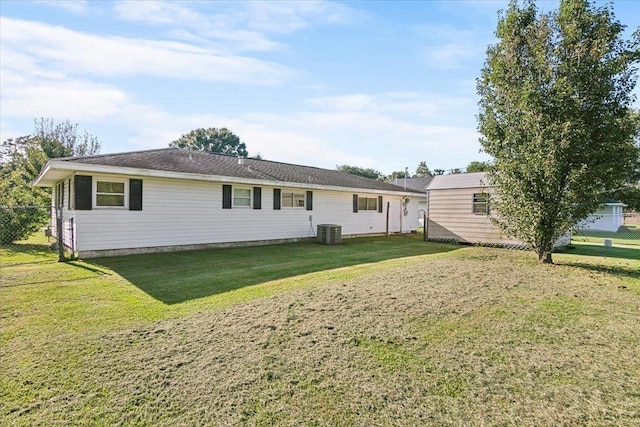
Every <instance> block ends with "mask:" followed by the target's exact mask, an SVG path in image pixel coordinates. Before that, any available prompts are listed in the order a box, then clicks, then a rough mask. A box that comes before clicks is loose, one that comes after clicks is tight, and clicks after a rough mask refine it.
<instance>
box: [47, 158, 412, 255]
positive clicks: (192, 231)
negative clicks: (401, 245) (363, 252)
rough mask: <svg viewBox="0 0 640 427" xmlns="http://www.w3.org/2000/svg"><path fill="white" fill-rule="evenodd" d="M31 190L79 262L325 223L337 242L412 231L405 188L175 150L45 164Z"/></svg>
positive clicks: (262, 236) (259, 239)
mask: <svg viewBox="0 0 640 427" xmlns="http://www.w3.org/2000/svg"><path fill="white" fill-rule="evenodd" d="M35 184H36V185H38V186H41V187H52V188H53V197H52V203H53V204H54V205H55V206H59V207H61V209H59V211H60V212H61V213H62V218H63V227H62V230H61V234H62V236H63V242H64V244H65V245H66V246H68V247H69V248H71V249H72V250H73V251H74V252H75V253H77V254H78V255H79V256H81V257H83V258H90V257H96V256H110V255H116V254H130V253H147V252H158V251H173V250H187V249H200V248H207V247H220V246H230V245H258V244H267V243H276V242H285V241H295V240H298V239H307V238H313V237H314V235H315V232H316V227H317V225H318V224H325V223H331V224H338V225H341V226H342V235H343V236H345V237H348V236H358V235H366V234H380V233H385V232H386V231H387V230H388V231H389V232H391V233H406V232H412V231H415V230H417V227H418V222H417V216H418V215H417V209H418V206H417V203H415V202H414V203H411V200H413V199H414V198H415V197H417V196H419V195H420V193H419V192H416V191H413V190H408V189H407V190H405V189H404V188H402V187H399V186H396V185H393V184H390V183H385V182H381V181H376V180H372V179H368V178H363V177H359V176H354V175H349V174H347V173H344V172H340V171H335V170H328V169H320V168H315V167H309V166H299V165H292V164H286V163H279V162H273V161H266V160H257V159H247V158H243V157H235V156H229V155H223V154H211V153H205V152H200V151H190V150H184V149H177V148H167V149H158V150H149V151H139V152H129V153H119V154H104V155H95V156H88V157H70V158H59V159H51V160H49V162H47V164H46V165H45V166H44V168H43V169H42V171H41V172H40V174H39V176H38V178H37V179H36V182H35ZM387 218H388V219H387ZM53 222H54V223H55V221H53ZM54 232H55V233H57V231H56V230H54Z"/></svg>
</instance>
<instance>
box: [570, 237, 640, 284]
mask: <svg viewBox="0 0 640 427" xmlns="http://www.w3.org/2000/svg"><path fill="white" fill-rule="evenodd" d="M565 253H567V254H571V255H584V256H591V257H603V258H617V259H628V260H640V249H636V248H629V247H603V246H597V245H585V244H580V245H575V246H573V247H572V248H570V249H568V250H567V251H566V252H565ZM560 264H565V265H570V266H573V267H580V268H584V269H585V270H590V271H598V272H603V273H611V274H614V275H616V276H621V277H630V278H640V270H638V268H636V267H633V266H630V267H626V266H622V265H616V266H611V265H600V264H595V263H593V262H560Z"/></svg>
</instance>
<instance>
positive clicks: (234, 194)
mask: <svg viewBox="0 0 640 427" xmlns="http://www.w3.org/2000/svg"><path fill="white" fill-rule="evenodd" d="M238 190H242V191H248V192H249V195H248V196H247V197H244V196H243V197H237V196H236V191H238ZM236 199H242V200H245V199H246V200H248V201H249V204H248V205H238V204H236ZM231 206H232V207H233V208H238V209H252V208H253V189H252V187H238V186H235V185H234V186H233V187H232V190H231Z"/></svg>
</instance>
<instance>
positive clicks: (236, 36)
mask: <svg viewBox="0 0 640 427" xmlns="http://www.w3.org/2000/svg"><path fill="white" fill-rule="evenodd" d="M506 4H507V3H506V2H504V1H393V2H385V1H348V2H330V1H294V2H284V1H255V2H253V1H238V2H223V1H176V2H164V1H151V0H147V1H140V0H138V1H113V2H112V1H84V0H75V1H52V0H42V1H26V0H20V1H14V0H0V140H1V141H4V140H6V139H8V138H10V137H16V136H20V135H28V134H30V133H31V132H32V131H33V128H34V120H35V119H37V118H40V117H45V118H53V119H54V120H56V121H64V120H67V119H68V120H70V121H71V122H72V123H78V124H79V128H80V130H81V131H85V130H86V131H88V132H89V133H91V134H92V135H95V136H97V137H98V138H99V139H100V141H101V143H102V148H101V153H116V152H126V151H137V150H147V149H156V148H166V147H168V145H169V143H170V142H171V141H173V140H175V139H177V138H179V137H180V136H181V135H183V134H185V133H187V132H189V131H190V130H192V129H197V128H209V127H216V128H221V127H226V128H228V129H230V130H231V131H232V132H234V133H235V134H236V135H238V136H239V137H240V138H241V140H242V141H243V142H244V143H245V144H246V145H247V149H248V151H249V155H250V156H251V155H256V154H260V155H261V156H262V157H263V158H264V159H267V160H274V161H280V162H287V163H295V164H302V165H310V166H318V167H323V168H329V169H334V168H335V167H336V166H337V165H342V164H349V165H355V166H360V167H364V168H373V169H376V170H378V171H380V172H382V173H384V174H390V173H391V172H393V171H403V170H405V168H408V169H409V172H410V173H413V172H414V171H415V168H416V167H417V165H418V163H419V162H420V161H426V163H427V165H428V167H429V168H431V169H445V170H448V169H453V168H464V167H465V166H466V165H468V164H469V162H471V161H474V160H488V159H489V157H488V156H487V155H486V154H484V153H482V152H481V147H480V144H479V142H478V138H479V135H478V133H477V123H476V114H477V112H478V106H477V103H478V97H477V95H476V90H475V79H476V78H477V77H478V76H479V75H480V70H481V68H482V65H483V63H484V60H485V52H486V48H487V46H488V45H489V44H492V43H495V41H496V40H495V37H494V32H495V28H496V23H497V16H498V15H497V12H498V10H499V9H503V8H505V7H506ZM600 4H601V3H600ZM538 6H539V8H540V9H541V10H543V11H549V10H552V9H555V8H556V7H557V1H539V2H538ZM614 12H615V15H616V17H617V18H618V19H619V20H620V21H621V22H622V23H623V24H624V25H626V26H627V27H628V28H627V38H628V37H629V36H630V34H631V32H632V31H633V30H635V29H637V28H639V27H640V1H618V2H615V3H614ZM636 93H640V92H639V91H638V88H636ZM637 105H638V104H637Z"/></svg>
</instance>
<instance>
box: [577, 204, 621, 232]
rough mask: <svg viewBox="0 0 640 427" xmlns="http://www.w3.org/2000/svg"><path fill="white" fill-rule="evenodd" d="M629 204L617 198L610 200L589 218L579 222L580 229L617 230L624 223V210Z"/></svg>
mask: <svg viewBox="0 0 640 427" xmlns="http://www.w3.org/2000/svg"><path fill="white" fill-rule="evenodd" d="M626 206H627V205H625V204H624V203H622V202H619V201H617V200H608V201H607V202H606V203H605V204H603V205H602V206H600V208H598V210H597V211H595V212H594V213H592V214H591V215H589V217H588V218H587V219H585V220H584V221H581V222H580V223H579V224H578V230H593V231H610V232H613V233H615V232H617V231H618V228H620V226H621V225H622V223H623V215H622V210H623V208H625V207H626Z"/></svg>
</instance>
